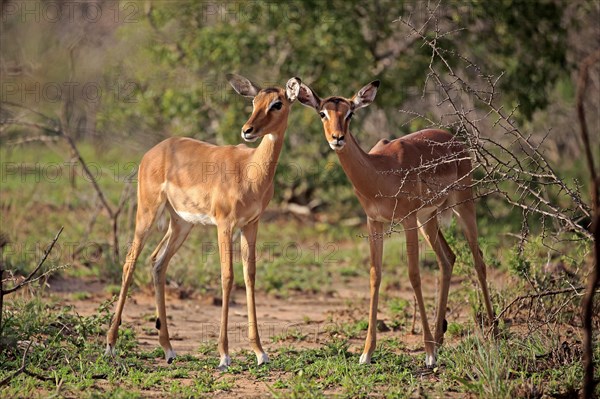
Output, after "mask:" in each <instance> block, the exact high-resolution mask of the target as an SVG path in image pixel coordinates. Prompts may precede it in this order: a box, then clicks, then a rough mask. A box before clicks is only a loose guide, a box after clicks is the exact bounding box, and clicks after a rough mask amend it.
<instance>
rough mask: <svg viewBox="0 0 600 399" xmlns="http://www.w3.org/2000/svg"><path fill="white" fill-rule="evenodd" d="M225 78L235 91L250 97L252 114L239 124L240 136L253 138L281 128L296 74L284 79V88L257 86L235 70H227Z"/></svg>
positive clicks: (296, 85) (295, 91)
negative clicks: (243, 122) (285, 82)
mask: <svg viewBox="0 0 600 399" xmlns="http://www.w3.org/2000/svg"><path fill="white" fill-rule="evenodd" d="M227 80H228V81H229V83H230V84H231V86H232V87H233V89H234V90H235V91H236V92H237V93H238V94H240V95H242V96H244V97H250V98H252V115H251V116H250V118H249V119H248V121H247V122H246V123H245V124H244V126H242V138H243V139H244V140H246V141H249V142H253V141H256V140H258V139H259V138H261V137H263V136H265V135H267V134H270V133H276V132H284V131H285V127H286V125H287V118H288V115H289V112H290V107H291V106H292V103H293V102H294V101H295V100H296V98H297V97H298V92H299V91H300V85H301V82H300V79H299V78H291V79H290V80H288V82H287V84H286V85H285V89H281V88H279V87H269V88H266V89H261V88H260V87H258V86H257V85H256V84H254V83H252V82H251V81H250V80H248V79H246V78H245V77H243V76H240V75H236V74H228V75H227ZM282 125H283V128H282Z"/></svg>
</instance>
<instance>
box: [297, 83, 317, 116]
mask: <svg viewBox="0 0 600 399" xmlns="http://www.w3.org/2000/svg"><path fill="white" fill-rule="evenodd" d="M298 101H300V103H301V104H302V105H306V106H307V107H311V108H314V109H316V110H317V111H319V107H320V106H321V99H320V98H319V96H317V95H316V93H315V92H314V91H312V89H311V88H310V87H308V86H307V85H305V84H304V83H302V84H300V92H299V93H298Z"/></svg>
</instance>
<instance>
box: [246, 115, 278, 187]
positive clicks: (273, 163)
mask: <svg viewBox="0 0 600 399" xmlns="http://www.w3.org/2000/svg"><path fill="white" fill-rule="evenodd" d="M286 127H287V120H286V121H285V123H283V124H282V127H281V128H280V129H278V130H277V131H275V132H273V133H270V134H267V135H265V136H264V137H263V138H262V139H261V142H260V144H259V145H258V147H256V150H255V151H254V154H252V158H251V161H250V162H251V165H252V167H253V168H255V169H256V171H257V172H258V175H256V178H255V179H254V178H253V180H254V182H255V184H256V185H257V186H263V185H265V184H267V185H268V184H270V183H271V182H272V181H273V178H274V177H275V170H276V169H277V162H278V161H279V155H280V154H281V149H282V148H283V139H284V133H285V129H286Z"/></svg>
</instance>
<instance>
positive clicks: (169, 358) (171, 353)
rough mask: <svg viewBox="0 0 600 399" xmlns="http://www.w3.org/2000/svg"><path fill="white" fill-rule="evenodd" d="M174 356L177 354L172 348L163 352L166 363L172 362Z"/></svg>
mask: <svg viewBox="0 0 600 399" xmlns="http://www.w3.org/2000/svg"><path fill="white" fill-rule="evenodd" d="M176 357H177V354H176V353H175V351H174V350H173V349H169V350H168V351H166V352H165V359H166V360H167V363H168V364H171V363H173V360H175V358H176Z"/></svg>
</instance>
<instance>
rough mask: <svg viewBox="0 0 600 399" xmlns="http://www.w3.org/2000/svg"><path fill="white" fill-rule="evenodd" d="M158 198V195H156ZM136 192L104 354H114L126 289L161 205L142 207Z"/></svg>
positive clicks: (157, 202) (159, 203)
mask: <svg viewBox="0 0 600 399" xmlns="http://www.w3.org/2000/svg"><path fill="white" fill-rule="evenodd" d="M156 198H157V199H159V196H158V195H156ZM140 202H141V201H140V198H139V193H138V208H137V213H136V218H135V233H134V238H133V242H132V243H131V247H130V248H129V251H128V253H127V257H126V259H125V264H124V265H123V276H122V280H121V291H120V292H119V299H118V300H117V307H116V310H115V314H114V315H113V318H112V321H111V324H110V327H109V329H108V333H107V335H106V352H105V353H106V355H111V356H114V355H115V345H116V342H117V337H118V335H119V326H120V325H121V316H122V314H123V308H124V307H125V301H126V300H127V291H128V289H129V286H130V285H131V281H132V279H133V272H134V270H135V262H136V261H137V258H138V257H139V256H140V252H142V249H143V248H144V244H145V243H146V239H147V238H148V234H149V233H150V229H151V227H152V224H153V223H154V220H155V218H156V216H157V213H158V211H159V209H160V208H161V207H162V204H161V202H160V201H156V202H154V203H151V204H149V205H148V206H145V207H142V206H141V205H139V203H140Z"/></svg>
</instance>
